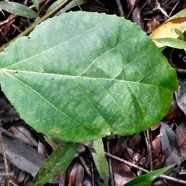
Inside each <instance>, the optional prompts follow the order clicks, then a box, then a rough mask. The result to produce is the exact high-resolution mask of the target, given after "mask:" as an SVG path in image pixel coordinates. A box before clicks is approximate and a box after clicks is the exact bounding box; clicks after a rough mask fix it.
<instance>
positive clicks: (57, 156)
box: [32, 143, 77, 186]
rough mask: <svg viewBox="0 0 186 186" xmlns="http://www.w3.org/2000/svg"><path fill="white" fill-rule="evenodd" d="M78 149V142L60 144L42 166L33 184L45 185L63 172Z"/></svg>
mask: <svg viewBox="0 0 186 186" xmlns="http://www.w3.org/2000/svg"><path fill="white" fill-rule="evenodd" d="M76 150H77V145H76V144H72V143H68V144H60V145H59V146H58V147H57V148H56V149H55V150H54V151H53V153H52V154H51V155H50V156H49V158H48V159H47V160H46V161H45V162H44V164H43V165H42V167H41V168H40V170H39V172H38V173H37V175H36V177H35V178H34V181H33V183H32V184H33V186H37V185H43V184H45V183H47V182H48V181H50V180H51V179H53V178H55V177H56V176H59V175H60V174H62V173H63V172H64V171H65V170H66V169H67V167H68V166H69V164H70V163H71V161H72V159H73V158H74V156H75V154H76Z"/></svg>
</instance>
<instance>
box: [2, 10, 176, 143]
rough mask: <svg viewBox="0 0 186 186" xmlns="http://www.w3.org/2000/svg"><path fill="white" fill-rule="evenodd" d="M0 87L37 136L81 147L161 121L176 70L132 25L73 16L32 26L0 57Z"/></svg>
mask: <svg viewBox="0 0 186 186" xmlns="http://www.w3.org/2000/svg"><path fill="white" fill-rule="evenodd" d="M0 74H1V76H0V83H1V86H2V90H3V91H4V92H5V94H6V95H7V97H8V99H9V100H10V101H11V103H12V104H13V105H14V106H15V108H16V109H17V111H18V112H19V113H20V115H21V117H22V118H23V119H24V120H25V121H26V122H27V123H28V124H29V125H31V126H32V127H34V128H35V129H36V130H37V131H40V132H43V133H45V134H47V135H50V136H53V137H56V138H62V139H64V140H66V141H74V142H84V141H88V140H93V139H97V138H100V137H103V136H105V135H109V134H110V133H115V134H120V135H131V134H134V133H137V132H140V131H142V130H145V129H147V128H148V127H150V126H151V125H153V124H155V123H156V122H157V121H159V120H160V119H162V117H163V116H164V115H165V114H166V112H167V111H168V109H169V106H170V103H171V100H172V95H173V91H174V90H175V89H176V88H177V80H176V74H175V71H174V70H173V69H172V68H171V67H170V66H169V64H168V62H167V60H166V59H165V58H164V57H163V55H162V53H161V52H160V51H159V49H158V48H157V47H156V46H155V45H154V43H153V42H152V41H151V40H150V39H149V38H148V37H147V36H146V34H145V33H144V32H143V31H141V29H140V28H139V27H138V26H137V25H136V24H134V23H131V22H130V21H127V20H125V19H123V18H120V17H117V16H109V15H105V14H98V13H86V12H75V13H66V14H62V15H60V16H59V17H54V18H52V19H49V20H47V21H45V22H43V23H42V24H41V25H39V26H38V27H37V28H36V29H35V30H34V31H33V32H32V33H31V34H30V35H29V37H23V38H20V39H18V40H17V41H16V42H14V43H13V44H11V45H10V46H9V47H8V48H6V49H5V51H4V52H3V53H1V54H0Z"/></svg>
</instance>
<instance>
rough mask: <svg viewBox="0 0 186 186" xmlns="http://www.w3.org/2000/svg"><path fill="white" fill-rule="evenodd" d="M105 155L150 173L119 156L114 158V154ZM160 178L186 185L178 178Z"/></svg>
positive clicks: (164, 176)
mask: <svg viewBox="0 0 186 186" xmlns="http://www.w3.org/2000/svg"><path fill="white" fill-rule="evenodd" d="M105 154H106V156H108V157H111V158H113V159H115V160H117V161H120V162H123V163H125V164H127V165H129V166H132V167H134V168H136V169H138V170H141V171H143V172H146V173H149V171H148V170H146V169H144V168H142V167H139V166H138V165H135V164H133V163H131V162H129V161H126V160H124V159H121V158H119V157H117V156H114V155H112V154H109V153H107V152H105ZM159 177H160V178H163V179H166V180H169V181H173V182H176V183H179V184H186V181H185V180H180V179H177V178H173V177H171V176H167V175H161V176H159Z"/></svg>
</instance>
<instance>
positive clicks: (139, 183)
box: [124, 166, 173, 186]
mask: <svg viewBox="0 0 186 186" xmlns="http://www.w3.org/2000/svg"><path fill="white" fill-rule="evenodd" d="M172 167H173V166H168V167H164V168H162V169H158V170H155V171H152V172H149V173H147V174H145V175H142V176H140V177H138V178H136V179H134V180H132V181H130V182H128V183H127V184H125V185H124V186H150V185H151V184H152V181H153V180H154V179H156V178H157V177H159V176H160V175H161V174H163V173H165V172H166V171H167V170H169V169H170V168H172Z"/></svg>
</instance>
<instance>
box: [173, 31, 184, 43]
mask: <svg viewBox="0 0 186 186" xmlns="http://www.w3.org/2000/svg"><path fill="white" fill-rule="evenodd" d="M174 31H175V33H176V34H177V35H178V36H179V37H180V39H181V40H183V41H185V36H184V34H183V33H182V31H181V30H180V29H177V28H175V29H174Z"/></svg>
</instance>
